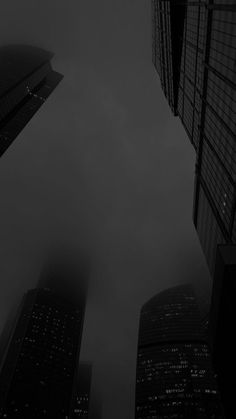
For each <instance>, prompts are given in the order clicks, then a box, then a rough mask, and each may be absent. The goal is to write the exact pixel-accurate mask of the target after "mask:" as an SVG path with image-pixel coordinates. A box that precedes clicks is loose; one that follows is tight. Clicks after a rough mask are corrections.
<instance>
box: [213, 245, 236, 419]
mask: <svg viewBox="0 0 236 419" xmlns="http://www.w3.org/2000/svg"><path fill="white" fill-rule="evenodd" d="M216 260H217V264H216V270H215V276H214V284H213V292H212V303H211V313H210V323H209V329H210V336H211V347H212V357H213V363H214V368H215V371H216V372H217V375H218V382H219V388H220V393H221V397H222V402H223V405H224V410H225V415H226V417H227V419H231V418H233V417H234V416H235V400H234V398H235V392H236V383H235V374H236V365H235V353H236V343H235V339H234V336H233V330H234V328H235V318H236V308H235V295H236V283H235V278H236V246H235V245H234V246H232V245H222V246H219V247H218V249H217V258H216Z"/></svg>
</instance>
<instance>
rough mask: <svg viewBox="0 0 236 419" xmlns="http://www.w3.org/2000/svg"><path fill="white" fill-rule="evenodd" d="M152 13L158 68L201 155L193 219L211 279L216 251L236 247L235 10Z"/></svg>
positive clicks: (201, 4) (211, 1)
mask: <svg viewBox="0 0 236 419" xmlns="http://www.w3.org/2000/svg"><path fill="white" fill-rule="evenodd" d="M152 8H153V15H152V16H153V62H154V65H155V67H156V69H157V71H158V73H159V75H160V79H161V84H162V87H163V91H164V93H165V95H166V97H167V99H168V102H169V104H170V106H171V109H172V111H173V112H174V114H175V115H178V116H179V117H180V119H181V121H182V123H183V126H184V128H185V130H186V132H187V134H188V137H189V139H190V141H191V143H192V145H193V146H194V148H195V150H196V177H195V192H194V210H193V212H194V214H193V218H194V224H195V227H196V230H197V232H198V235H199V239H200V242H201V245H202V248H203V251H204V253H205V256H206V260H207V263H208V266H209V269H210V272H211V273H212V274H213V273H214V268H215V257H216V249H217V245H218V244H224V243H235V240H236V220H235V211H236V189H235V180H236V178H235V176H236V166H235V160H236V157H235V136H236V124H235V115H236V72H235V58H236V35H235V34H236V4H235V2H233V1H231V0H205V1H198V2H194V1H190V0H185V1H180V0H172V1H168V0H167V1H166V0H152ZM176 10H177V12H176ZM174 43H176V44H177V45H178V46H177V47H175V48H174ZM173 51H175V52H174V53H173Z"/></svg>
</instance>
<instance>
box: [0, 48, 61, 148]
mask: <svg viewBox="0 0 236 419" xmlns="http://www.w3.org/2000/svg"><path fill="white" fill-rule="evenodd" d="M52 57H53V54H52V53H50V52H47V51H44V50H42V49H40V48H36V47H31V46H25V45H11V46H6V47H1V48H0V61H1V68H0V156H1V155H2V154H3V153H4V152H5V151H6V150H7V148H8V147H9V146H10V145H11V143H12V142H13V141H14V140H15V138H16V137H17V135H18V134H19V133H20V132H21V131H22V130H23V128H24V127H25V126H26V125H27V123H28V122H29V121H30V119H31V118H32V117H33V115H34V114H35V113H36V112H37V111H38V110H39V108H40V107H41V106H42V105H43V103H44V102H45V101H46V99H47V98H48V97H49V96H50V94H51V93H52V92H53V90H54V89H55V88H56V86H57V85H58V83H59V82H60V81H61V79H62V77H63V76H62V75H61V74H59V73H57V72H56V71H54V70H53V69H52V67H51V63H50V61H51V59H52Z"/></svg>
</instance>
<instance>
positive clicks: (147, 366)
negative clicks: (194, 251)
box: [135, 285, 224, 419]
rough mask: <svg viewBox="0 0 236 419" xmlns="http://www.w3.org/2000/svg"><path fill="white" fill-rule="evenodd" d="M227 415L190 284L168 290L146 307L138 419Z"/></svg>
mask: <svg viewBox="0 0 236 419" xmlns="http://www.w3.org/2000/svg"><path fill="white" fill-rule="evenodd" d="M151 417H153V418H156V419H167V418H168V419H172V418H173V419H174V418H181V419H190V418H191V419H200V418H204V419H208V418H209V419H210V418H215V419H216V418H221V419H222V418H223V417H224V415H223V412H222V407H221V402H220V399H219V393H218V389H217V384H216V381H215V375H214V373H213V369H212V365H211V357H210V351H209V347H208V344H207V342H206V336H205V331H204V328H203V327H202V322H201V317H200V313H199V310H198V306H197V303H196V299H195V296H194V293H193V290H192V288H191V286H188V285H186V286H179V287H174V288H171V289H168V290H167V291H164V292H161V293H160V294H158V295H156V296H155V297H154V298H152V299H151V300H150V301H148V302H147V303H146V304H145V305H144V306H143V307H142V310H141V315H140V327H139V340H138V357H137V374H136V413H135V418H136V419H148V418H151Z"/></svg>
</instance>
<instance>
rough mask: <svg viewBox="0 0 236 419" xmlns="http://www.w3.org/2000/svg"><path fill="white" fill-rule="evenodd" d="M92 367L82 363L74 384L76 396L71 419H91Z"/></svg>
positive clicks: (74, 396) (74, 395)
mask: <svg viewBox="0 0 236 419" xmlns="http://www.w3.org/2000/svg"><path fill="white" fill-rule="evenodd" d="M91 379H92V365H91V364H89V363H86V362H80V364H79V370H78V374H77V376H76V377H75V382H74V392H73V393H74V394H73V399H72V407H71V416H70V418H71V419H76V418H82V419H88V418H89V404H90V391H91Z"/></svg>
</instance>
